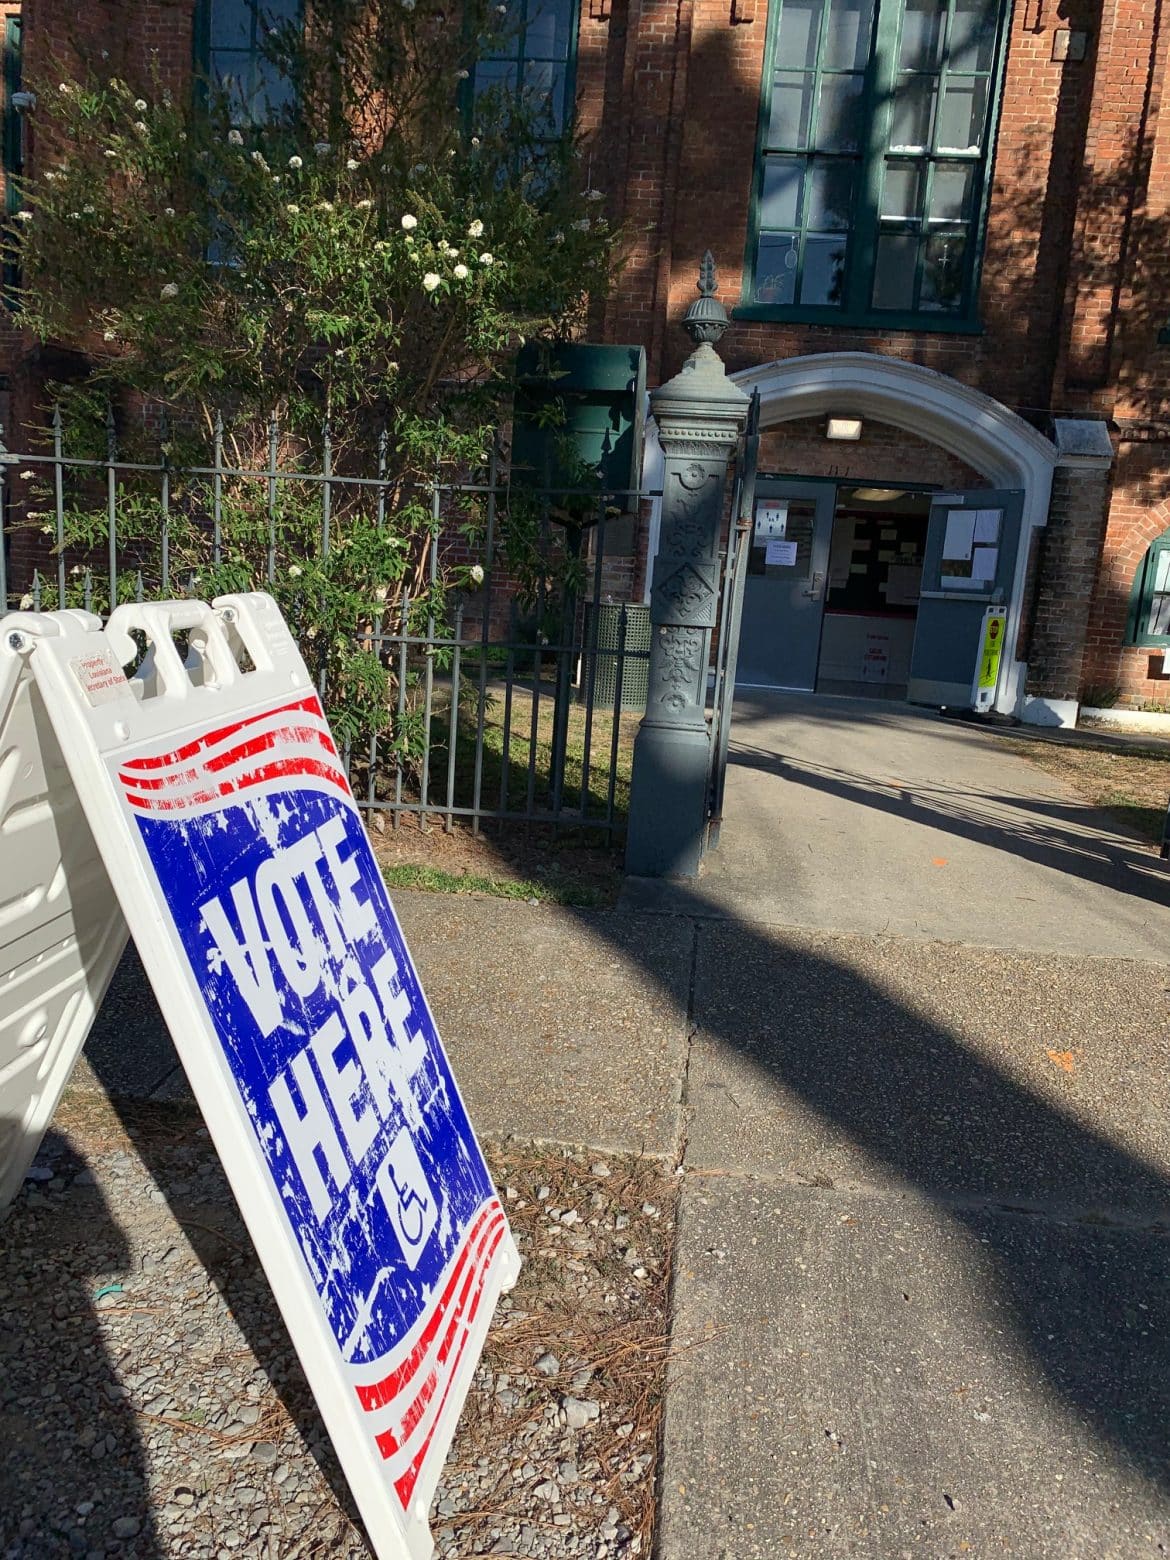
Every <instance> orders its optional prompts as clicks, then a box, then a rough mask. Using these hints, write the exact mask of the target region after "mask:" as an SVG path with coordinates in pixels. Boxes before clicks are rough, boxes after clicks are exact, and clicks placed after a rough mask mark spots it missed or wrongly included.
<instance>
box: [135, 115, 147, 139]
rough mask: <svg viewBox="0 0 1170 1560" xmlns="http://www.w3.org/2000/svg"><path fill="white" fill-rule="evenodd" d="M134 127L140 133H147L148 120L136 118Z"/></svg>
mask: <svg viewBox="0 0 1170 1560" xmlns="http://www.w3.org/2000/svg"><path fill="white" fill-rule="evenodd" d="M134 128H135V130H137V131H138V134H139V135H145V134H146V121H145V120H143V119H136V120H135V121H134Z"/></svg>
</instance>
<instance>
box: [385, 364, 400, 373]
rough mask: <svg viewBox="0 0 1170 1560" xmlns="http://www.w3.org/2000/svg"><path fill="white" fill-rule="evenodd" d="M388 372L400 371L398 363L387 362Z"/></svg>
mask: <svg viewBox="0 0 1170 1560" xmlns="http://www.w3.org/2000/svg"><path fill="white" fill-rule="evenodd" d="M386 372H387V373H388V374H396V373H397V372H398V364H397V363H387V364H386Z"/></svg>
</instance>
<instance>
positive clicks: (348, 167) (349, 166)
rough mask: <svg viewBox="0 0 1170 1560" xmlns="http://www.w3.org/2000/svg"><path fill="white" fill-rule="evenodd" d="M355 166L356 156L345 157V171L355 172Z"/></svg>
mask: <svg viewBox="0 0 1170 1560" xmlns="http://www.w3.org/2000/svg"><path fill="white" fill-rule="evenodd" d="M357 167H358V165H357V158H356V157H347V158H346V159H345V171H346V173H356V172H357Z"/></svg>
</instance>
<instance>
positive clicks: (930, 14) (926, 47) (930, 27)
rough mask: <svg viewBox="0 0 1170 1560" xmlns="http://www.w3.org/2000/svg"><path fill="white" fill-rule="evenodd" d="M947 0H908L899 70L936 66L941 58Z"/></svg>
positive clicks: (903, 16) (904, 17)
mask: <svg viewBox="0 0 1170 1560" xmlns="http://www.w3.org/2000/svg"><path fill="white" fill-rule="evenodd" d="M946 19H947V0H906V8H905V10H904V11H903V13H902V39H901V47H900V48H899V50H898V68H899V70H937V69H938V67H939V65H940V63H941V61H942V44H943V32H944V28H945V26H946Z"/></svg>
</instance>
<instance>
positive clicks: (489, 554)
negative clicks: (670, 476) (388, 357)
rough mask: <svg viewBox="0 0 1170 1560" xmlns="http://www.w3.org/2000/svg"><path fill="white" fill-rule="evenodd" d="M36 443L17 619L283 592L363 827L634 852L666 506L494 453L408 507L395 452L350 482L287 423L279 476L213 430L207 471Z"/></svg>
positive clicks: (50, 437)
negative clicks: (512, 465)
mask: <svg viewBox="0 0 1170 1560" xmlns="http://www.w3.org/2000/svg"><path fill="white" fill-rule="evenodd" d="M29 442H30V443H31V445H32V446H33V448H32V450H31V452H29V453H15V452H11V451H8V450H6V449H4V447H3V446H2V445H0V500H2V506H3V507H2V516H3V547H2V549H0V600H2V601H3V602H4V604H5V610H11V609H14V608H18V607H21V608H26V609H28V608H31V609H34V610H52V609H54V608H58V607H83V608H85V609H87V610H89V611H93V612H98V613H100V614H104V613H106V612H107V611H108V610H109V608H110V606H111V604H112V603H116V602H119V601H127V600H144V599H156V598H160V597H171V596H199V597H204V598H206V597H209V596H214V595H217V594H223V593H226V592H228V591H232V590H241V589H268V590H271V591H272V592H273V594H275V595H276V597H277V599H278V601H280V603H281V606H282V608H283V610H284V611H285V615H286V618H287V619H288V621H289V623H290V626H291V627H292V629H293V632H294V634H295V635H296V636H297V638H298V642H299V643H300V645H301V649H302V652H303V653H304V654H305V658H306V661H307V662H308V663H309V664H310V666H311V667H313V668H314V670H315V672H316V674H317V676H318V682H319V686H320V688H321V692H322V696H323V698H324V700H325V703H326V707H327V710H328V712H329V714H330V717H331V719H332V720H333V723H334V727H335V731H336V732H337V734H338V736H339V738H340V740H341V743H342V746H343V749H344V752H345V756H346V761H347V764H348V767H349V772H350V777H351V781H352V783H353V787H354V793H355V796H356V797H357V800H358V803H359V805H360V806H361V807H362V808H364V809H367V810H368V811H370V812H372V813H377V814H381V815H383V820H384V821H385V822H386V823H388V824H389V825H390V826H392V827H396V826H398V824H399V823H400V822H401V821H402V820H403V819H405V818H408V817H413V818H414V819H416V820H417V822H418V824H419V825H420V826H421V827H423V828H429V827H438V826H442V827H445V828H447V829H449V830H450V829H452V828H454V826H455V824H456V821H457V820H459V821H463V822H464V823H465V824H467V825H468V826H470V827H471V828H472V829H473V830H474V831H475V832H479V830H480V829H481V828H482V826H483V825H484V823H485V822H488V821H496V822H498V823H501V824H502V823H521V824H525V825H544V826H550V827H552V828H555V829H557V830H584V831H588V833H589V835H590V837H594V838H600V839H602V840H604V841H607V842H611V841H614V840H616V839H618V838H620V837H621V835H622V833H623V831H624V827H625V816H626V804H627V796H628V789H629V776H630V761H631V750H632V743H633V734H634V731H635V729H636V726H637V723H638V720H639V719H640V716H641V714H642V712H643V711H644V709H645V700H646V672H647V662H648V659H649V609H648V608H647V607H646V606H644V605H643V583H644V579H645V572H646V557H645V552H646V543H645V531H646V526H645V523H644V511H645V509H646V502H647V500H648V499H649V498H650V497H652V496H654V495H650V494H645V493H639V492H622V493H614V492H598V491H596V489H594V488H586V487H583V488H580V489H573V490H556V491H546V492H537V491H534V490H533V488H532V487H531V486H529V485H526V484H523V483H515V482H513V481H512V480H511V478H510V473H509V471H508V468H507V464H506V462H505V461H504V459H503V458H502V457H501V455H500V454H499V452H498V450H493V451H492V452H491V454H490V455H489V457H488V458H487V460H486V461H485V463H484V466H483V468H482V470H479V471H476V472H472V473H470V474H464V475H461V477H460V479H459V480H454V479H450V478H448V477H446V476H445V475H444V476H440V477H436V478H435V479H434V480H432V481H429V482H421V483H420V482H418V481H417V480H414V481H411V482H409V483H407V484H404V483H403V480H402V479H401V478H400V477H396V476H394V475H393V474H392V473H391V472H390V470H389V469H388V465H387V456H386V449H387V445H386V440H385V438H382V439H379V440H378V441H377V443H376V446H375V449H374V451H373V453H372V456H371V458H370V460H369V463H368V467H367V469H364V470H363V469H361V463H360V462H358V461H355V459H354V457H353V453H352V452H348V454H347V457H346V459H345V460H344V461H342V460H339V459H338V457H337V452H336V451H335V450H334V449H333V447H332V445H331V442H330V437H329V433H328V430H325V431H324V433H323V435H322V439H321V441H320V444H319V446H318V447H317V449H316V450H315V451H305V450H304V449H300V450H298V451H297V452H296V453H295V456H290V455H289V453H288V448H287V445H286V443H285V441H284V440H283V438H282V435H281V431H280V429H279V428H278V427H277V426H276V424H275V422H274V423H273V424H272V425H271V426H270V427H269V430H268V437H267V449H266V452H264V453H266V455H267V459H266V460H264V461H263V462H262V463H261V462H255V461H254V462H252V463H249V462H248V461H247V460H242V459H241V458H240V455H239V446H238V445H236V444H233V441H232V440H231V438H230V437H229V436H227V435H225V432H224V429H223V427H222V424H220V423H218V422H217V423H216V425H215V427H214V430H213V431H212V432H211V435H210V437H209V440H208V445H207V451H208V458H207V459H206V460H205V461H202V462H199V461H188V462H186V463H185V464H181V465H180V464H174V463H172V462H173V457H172V455H171V454H170V453H169V451H168V448H167V444H166V440H165V438H164V437H162V436H161V435H160V438H159V440H158V448H157V451H156V452H154V453H153V454H147V455H143V453H142V452H141V451H140V450H138V449H135V451H134V455H135V458H133V459H129V458H125V457H124V455H123V454H122V453H121V452H120V451H119V448H118V442H117V439H116V437H115V433H114V429H113V424H112V421H111V423H110V425H109V428H108V436H107V440H106V445H105V448H104V450H99V451H94V450H93V449H90V450H86V449H84V447H81V448H79V449H70V448H69V447H68V444H67V440H66V430H65V428H64V426H63V420H62V417H61V415H60V412H57V413H55V414H54V417H53V420H52V423H51V425H50V427H49V428H48V429H47V430H46V432H45V436H44V439H43V440H37V439H32V440H30V441H29ZM254 448H255V447H254V445H253V446H252V449H253V450H254ZM400 533H401V537H402V545H401V547H400V548H399V547H398V540H399V536H400ZM347 549H349V553H348V554H347ZM363 549H364V550H363ZM396 549H397V552H400V553H401V554H402V557H403V559H404V560H405V561H404V562H403V565H402V568H401V569H399V568H398V565H397V564H395V562H394V560H395V557H396V556H397V553H396ZM367 555H368V556H369V557H370V559H371V560H372V563H371V569H372V571H373V572H372V573H371V574H370V576H369V577H368V578H364V577H363V575H362V563H361V561H360V560H361V558H362V557H365V556H367ZM355 558H356V561H355ZM379 565H380V566H382V567H384V569H385V573H386V578H385V580H384V581H381V582H379V581H378V580H377V579H376V578H375V576H376V572H377V566H379ZM371 587H373V588H371ZM371 600H372V601H373V606H371ZM350 601H352V602H353V604H354V605H353V611H352V613H351V614H350V617H349V619H348V620H347V618H346V611H345V607H346V603H347V602H350Z"/></svg>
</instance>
